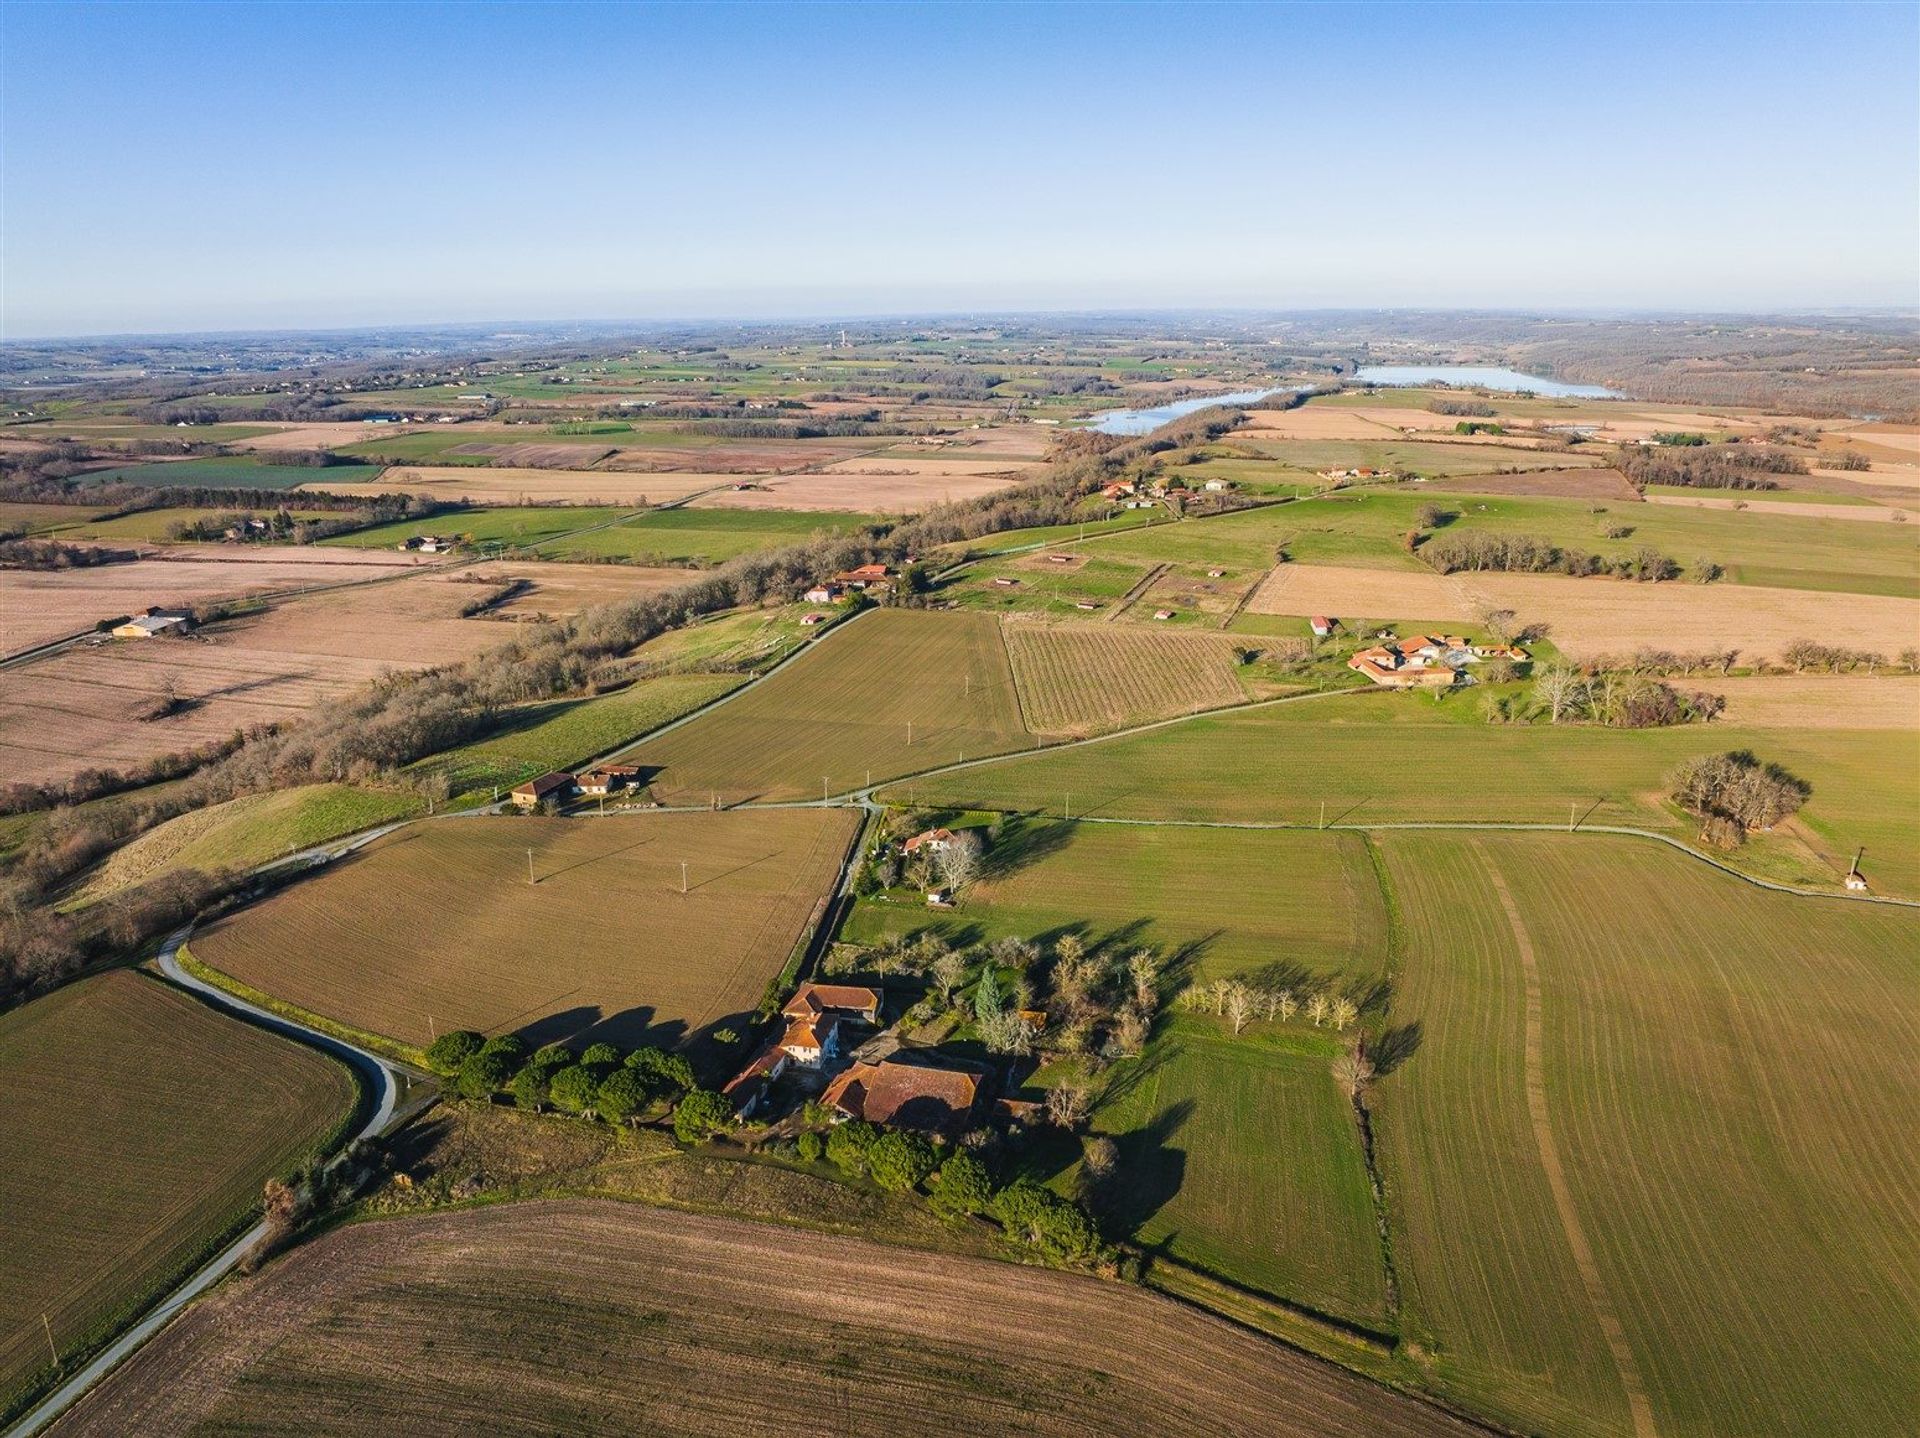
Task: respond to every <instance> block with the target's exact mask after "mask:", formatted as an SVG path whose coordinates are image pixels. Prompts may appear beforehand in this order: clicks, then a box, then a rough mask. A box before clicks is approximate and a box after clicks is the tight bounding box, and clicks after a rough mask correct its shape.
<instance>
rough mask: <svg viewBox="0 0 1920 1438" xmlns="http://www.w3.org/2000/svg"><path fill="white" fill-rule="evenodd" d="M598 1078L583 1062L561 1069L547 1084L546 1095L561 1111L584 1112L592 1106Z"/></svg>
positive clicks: (597, 1088) (597, 1089)
mask: <svg viewBox="0 0 1920 1438" xmlns="http://www.w3.org/2000/svg"><path fill="white" fill-rule="evenodd" d="M599 1089H600V1080H599V1079H598V1078H596V1077H595V1076H594V1072H593V1070H592V1069H590V1068H587V1067H586V1066H585V1065H583V1064H574V1065H573V1066H572V1067H571V1068H564V1069H561V1070H560V1071H559V1072H558V1073H556V1074H555V1075H554V1076H553V1078H552V1079H551V1080H550V1081H549V1083H548V1085H547V1095H548V1097H549V1098H551V1099H552V1100H553V1106H554V1107H555V1108H557V1109H559V1110H560V1111H561V1112H562V1113H585V1112H586V1111H587V1110H588V1109H590V1108H592V1107H593V1100H594V1095H595V1094H596V1093H598V1092H599Z"/></svg>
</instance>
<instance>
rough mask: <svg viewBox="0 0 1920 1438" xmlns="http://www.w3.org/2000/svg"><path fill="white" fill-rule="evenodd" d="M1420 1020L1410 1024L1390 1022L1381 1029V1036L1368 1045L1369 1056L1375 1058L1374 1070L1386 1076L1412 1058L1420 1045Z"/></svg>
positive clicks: (1381, 1075) (1383, 1076)
mask: <svg viewBox="0 0 1920 1438" xmlns="http://www.w3.org/2000/svg"><path fill="white" fill-rule="evenodd" d="M1420 1039H1421V1032H1420V1020H1418V1019H1415V1020H1414V1021H1413V1022H1412V1023H1410V1024H1390V1025H1389V1026H1388V1027H1386V1028H1385V1029H1382V1030H1381V1031H1380V1037H1379V1038H1377V1039H1375V1040H1374V1041H1373V1042H1372V1043H1370V1044H1368V1045H1367V1057H1368V1058H1370V1059H1372V1060H1373V1071H1374V1073H1375V1074H1377V1075H1378V1076H1380V1077H1381V1078H1385V1077H1386V1076H1387V1075H1388V1074H1390V1073H1392V1072H1393V1071H1394V1070H1395V1069H1397V1068H1399V1067H1400V1065H1401V1064H1403V1063H1405V1062H1406V1061H1407V1060H1408V1059H1410V1058H1412V1057H1413V1055H1414V1053H1415V1051H1416V1050H1418V1049H1419V1047H1420Z"/></svg>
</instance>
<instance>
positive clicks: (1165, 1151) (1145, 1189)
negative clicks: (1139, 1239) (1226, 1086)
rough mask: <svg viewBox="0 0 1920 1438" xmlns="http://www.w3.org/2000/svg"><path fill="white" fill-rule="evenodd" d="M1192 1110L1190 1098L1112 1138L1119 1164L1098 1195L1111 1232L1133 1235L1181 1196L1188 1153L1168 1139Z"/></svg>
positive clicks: (1178, 1130) (1191, 1114)
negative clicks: (1117, 1153) (1117, 1151)
mask: <svg viewBox="0 0 1920 1438" xmlns="http://www.w3.org/2000/svg"><path fill="white" fill-rule="evenodd" d="M1194 1107H1195V1106H1194V1102H1193V1100H1192V1099H1181V1100H1179V1101H1178V1102H1176V1103H1172V1104H1169V1105H1168V1106H1167V1107H1166V1108H1164V1109H1162V1110H1160V1112H1158V1113H1156V1114H1155V1115H1154V1116H1153V1117H1152V1118H1151V1119H1150V1120H1148V1121H1147V1122H1146V1123H1145V1124H1143V1125H1141V1126H1140V1127H1139V1128H1136V1129H1133V1130H1132V1131H1130V1132H1128V1133H1123V1134H1120V1135H1117V1136H1116V1137H1115V1139H1114V1146H1115V1147H1116V1148H1117V1149H1118V1150H1119V1161H1118V1162H1117V1163H1116V1164H1115V1165H1114V1172H1113V1174H1112V1175H1111V1177H1109V1178H1108V1180H1107V1181H1106V1182H1105V1183H1104V1184H1102V1185H1101V1191H1100V1195H1099V1206H1100V1210H1101V1215H1102V1217H1103V1218H1104V1219H1105V1220H1106V1222H1107V1224H1108V1225H1109V1227H1110V1229H1111V1230H1112V1231H1113V1232H1116V1233H1132V1232H1133V1231H1134V1230H1135V1229H1137V1228H1139V1227H1140V1226H1141V1225H1142V1224H1144V1223H1146V1222H1147V1221H1148V1220H1149V1219H1151V1218H1152V1217H1153V1216H1154V1215H1155V1214H1156V1213H1158V1212H1159V1211H1160V1210H1161V1209H1162V1208H1164V1207H1165V1206H1166V1205H1167V1204H1168V1203H1170V1202H1172V1200H1173V1199H1174V1198H1175V1197H1176V1196H1177V1195H1178V1194H1179V1192H1180V1189H1181V1187H1182V1186H1183V1185H1184V1184H1185V1183H1186V1178H1187V1152H1186V1150H1185V1149H1183V1148H1175V1147H1174V1146H1173V1144H1172V1142H1171V1140H1172V1139H1173V1137H1174V1136H1175V1135H1176V1134H1178V1133H1179V1132H1180V1130H1181V1129H1182V1128H1184V1127H1185V1126H1186V1122H1187V1120H1188V1119H1189V1118H1191V1117H1192V1116H1193V1112H1194Z"/></svg>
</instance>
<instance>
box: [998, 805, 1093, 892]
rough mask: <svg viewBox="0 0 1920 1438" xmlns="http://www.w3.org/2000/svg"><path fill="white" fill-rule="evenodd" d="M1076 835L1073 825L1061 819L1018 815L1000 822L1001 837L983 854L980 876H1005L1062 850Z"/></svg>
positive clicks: (1002, 877) (1000, 877)
mask: <svg viewBox="0 0 1920 1438" xmlns="http://www.w3.org/2000/svg"><path fill="white" fill-rule="evenodd" d="M1073 836H1074V831H1073V828H1072V827H1071V826H1070V825H1068V824H1065V823H1062V822H1060V821H1059V820H1054V819H1040V818H1036V817H1034V816H1032V815H1028V814H1020V815H1015V816H1014V817H1012V818H1009V819H1007V820H1005V821H1004V822H1003V823H1002V824H1001V825H1000V833H999V836H998V837H997V838H995V839H994V841H993V844H992V846H991V847H989V848H988V850H987V851H986V853H985V854H983V855H982V856H981V861H980V877H981V878H983V879H990V880H991V879H1005V878H1007V877H1009V876H1010V875H1012V874H1015V873H1017V872H1019V871H1020V870H1021V869H1024V868H1027V867H1029V866H1030V865H1033V864H1037V863H1040V862H1041V861H1042V860H1044V859H1047V858H1049V857H1051V856H1052V855H1054V854H1057V853H1059V852H1060V851H1061V850H1062V849H1065V848H1066V847H1067V846H1068V845H1069V844H1071V843H1072V842H1073Z"/></svg>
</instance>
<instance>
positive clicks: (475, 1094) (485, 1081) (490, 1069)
mask: <svg viewBox="0 0 1920 1438" xmlns="http://www.w3.org/2000/svg"><path fill="white" fill-rule="evenodd" d="M519 1071H520V1061H519V1059H517V1058H515V1057H514V1056H513V1055H511V1054H507V1053H503V1052H501V1051H499V1050H497V1049H496V1050H494V1051H493V1052H491V1053H489V1052H488V1051H487V1050H486V1049H481V1050H480V1052H479V1053H477V1054H475V1055H473V1057H471V1058H469V1059H468V1060H467V1061H466V1062H465V1063H463V1064H461V1065H460V1072H459V1074H458V1075H457V1076H455V1078H454V1087H456V1088H457V1089H459V1090H460V1093H461V1096H462V1097H464V1098H492V1097H493V1096H494V1095H495V1094H497V1093H498V1092H500V1090H501V1089H503V1088H505V1087H506V1086H507V1083H508V1081H509V1080H511V1079H512V1078H513V1076H514V1075H515V1074H516V1073H518V1072H519Z"/></svg>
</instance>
